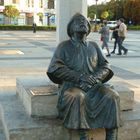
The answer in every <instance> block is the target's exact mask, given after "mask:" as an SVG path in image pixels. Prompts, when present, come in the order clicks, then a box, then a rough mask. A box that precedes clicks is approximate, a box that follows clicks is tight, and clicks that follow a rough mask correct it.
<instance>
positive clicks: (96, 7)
mask: <svg viewBox="0 0 140 140" xmlns="http://www.w3.org/2000/svg"><path fill="white" fill-rule="evenodd" d="M95 1H96V14H95V15H96V16H95V29H94V30H95V32H96V31H97V15H98V14H97V12H98V11H97V10H98V9H97V2H98V0H95Z"/></svg>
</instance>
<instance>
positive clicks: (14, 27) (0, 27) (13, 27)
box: [0, 25, 56, 31]
mask: <svg viewBox="0 0 140 140" xmlns="http://www.w3.org/2000/svg"><path fill="white" fill-rule="evenodd" d="M0 30H32V26H31V25H28V26H26V25H25V26H17V25H0ZM37 30H42V31H55V30H56V27H55V26H37Z"/></svg>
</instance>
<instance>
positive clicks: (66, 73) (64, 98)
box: [47, 40, 119, 129]
mask: <svg viewBox="0 0 140 140" xmlns="http://www.w3.org/2000/svg"><path fill="white" fill-rule="evenodd" d="M83 73H84V74H89V75H93V76H95V77H96V78H97V79H98V80H99V81H100V82H99V83H98V84H96V85H95V86H93V87H91V88H90V89H88V90H86V91H83V90H82V89H80V86H79V77H80V75H81V74H83ZM47 75H48V76H49V78H50V79H51V80H52V81H53V82H54V83H57V84H59V85H60V89H59V100H58V105H57V108H58V111H59V118H60V119H61V120H62V121H63V124H64V126H65V127H67V128H70V129H91V128H117V127H119V96H118V94H117V93H116V91H114V90H113V89H112V88H111V87H110V86H109V85H107V84H106V82H107V81H108V80H110V79H111V77H112V76H113V72H112V70H111V69H110V67H109V65H108V61H107V60H106V57H105V56H104V54H103V53H102V51H101V50H100V48H99V47H98V45H97V44H96V43H95V42H76V41H74V40H67V41H64V42H62V43H60V44H59V45H58V47H57V49H56V51H55V53H54V56H53V58H52V60H51V63H50V65H49V68H48V71H47Z"/></svg>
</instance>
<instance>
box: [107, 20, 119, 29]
mask: <svg viewBox="0 0 140 140" xmlns="http://www.w3.org/2000/svg"><path fill="white" fill-rule="evenodd" d="M107 26H108V27H109V28H111V29H112V28H114V27H116V26H117V21H108V22H107Z"/></svg>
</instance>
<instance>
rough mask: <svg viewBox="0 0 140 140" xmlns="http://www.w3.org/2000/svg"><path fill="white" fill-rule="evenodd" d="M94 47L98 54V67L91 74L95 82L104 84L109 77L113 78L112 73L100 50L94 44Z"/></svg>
mask: <svg viewBox="0 0 140 140" xmlns="http://www.w3.org/2000/svg"><path fill="white" fill-rule="evenodd" d="M95 46H96V50H97V54H98V66H97V68H96V70H95V72H94V73H93V76H94V77H95V79H96V80H97V82H101V83H104V82H107V81H108V80H110V79H111V77H112V76H113V71H112V70H111V68H110V66H109V63H108V61H107V59H106V57H105V56H104V54H103V52H102V50H101V49H100V48H99V47H98V45H97V44H95Z"/></svg>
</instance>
